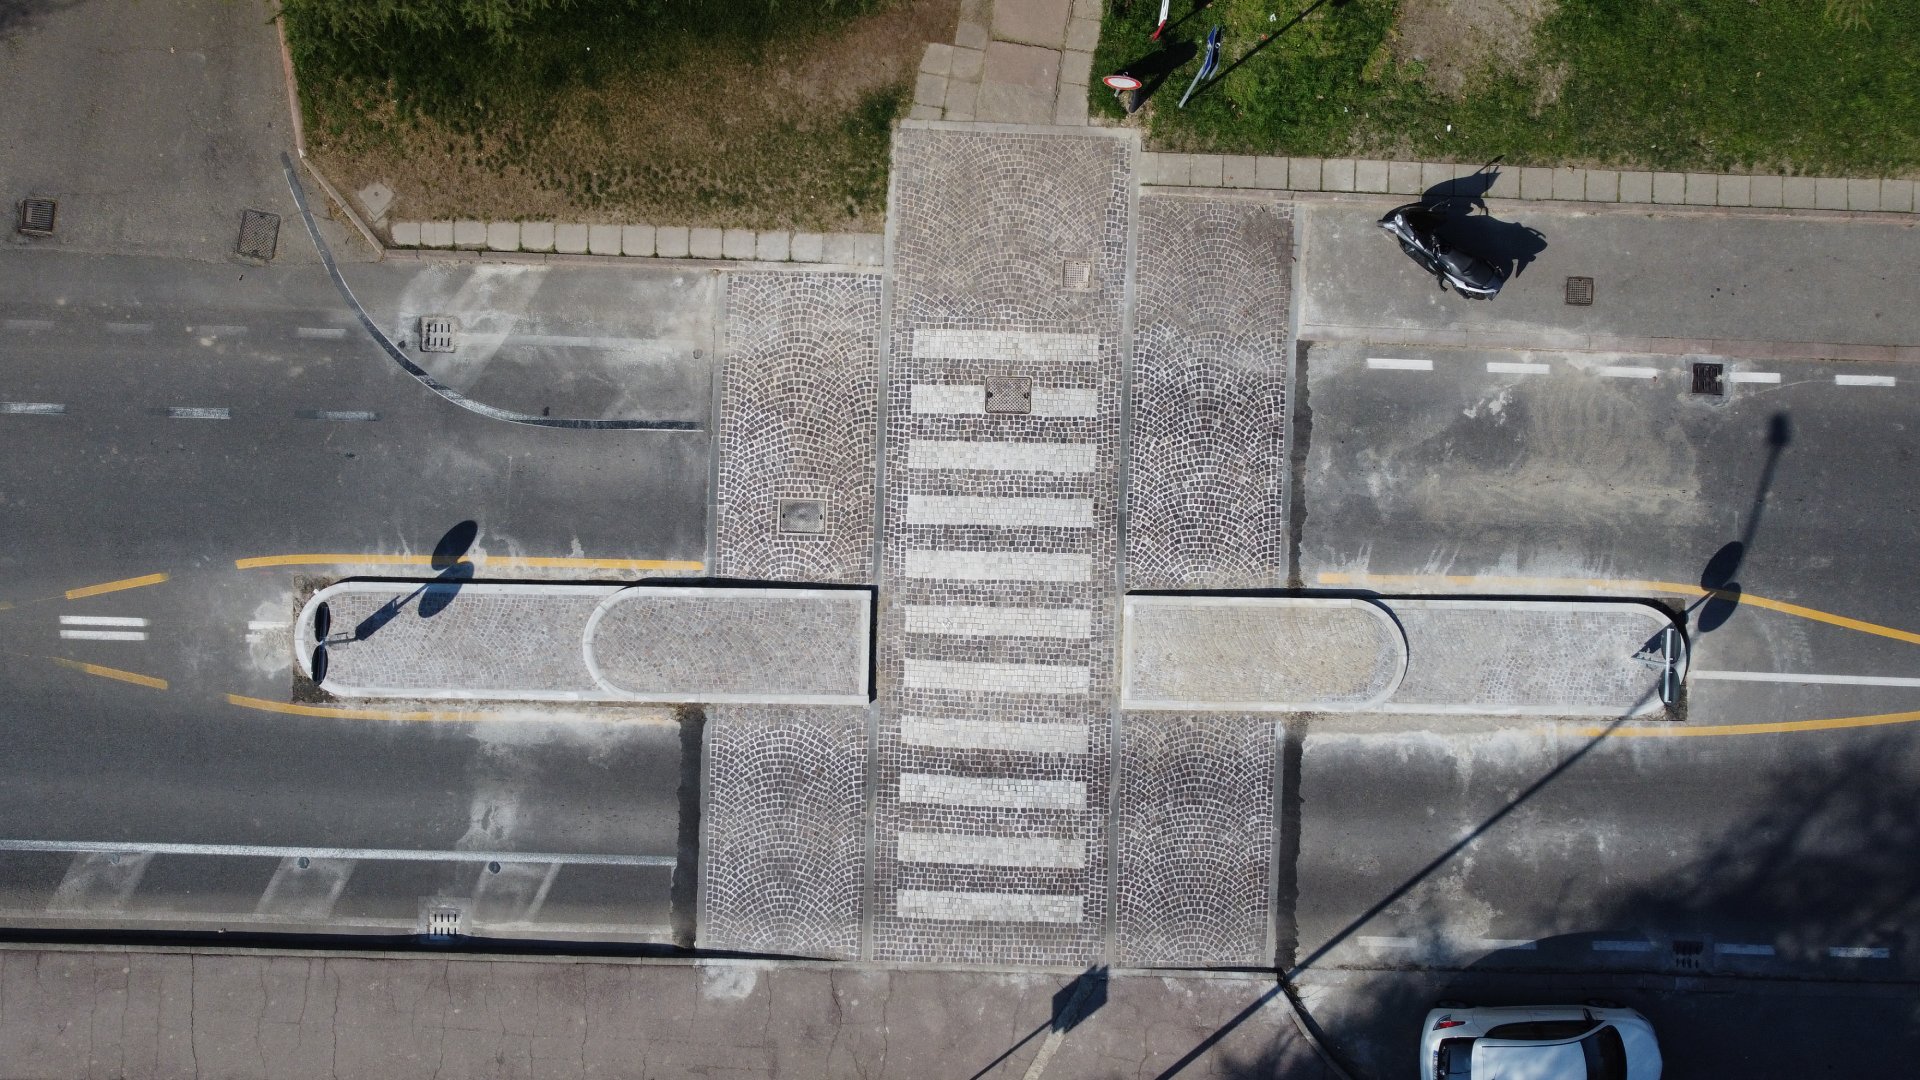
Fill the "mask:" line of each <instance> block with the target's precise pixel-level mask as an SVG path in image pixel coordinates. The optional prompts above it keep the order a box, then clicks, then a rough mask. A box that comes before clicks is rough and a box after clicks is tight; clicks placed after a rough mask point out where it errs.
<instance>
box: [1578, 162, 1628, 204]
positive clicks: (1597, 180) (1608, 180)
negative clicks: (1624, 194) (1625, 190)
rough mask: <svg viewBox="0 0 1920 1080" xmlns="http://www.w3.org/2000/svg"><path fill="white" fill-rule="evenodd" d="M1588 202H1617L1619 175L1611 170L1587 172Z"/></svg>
mask: <svg viewBox="0 0 1920 1080" xmlns="http://www.w3.org/2000/svg"><path fill="white" fill-rule="evenodd" d="M1586 200H1587V201H1588V202H1619V201H1620V174H1619V173H1617V172H1615V171H1614V170H1612V169H1588V170H1587V194H1586Z"/></svg>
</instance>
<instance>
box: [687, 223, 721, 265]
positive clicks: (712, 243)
mask: <svg viewBox="0 0 1920 1080" xmlns="http://www.w3.org/2000/svg"><path fill="white" fill-rule="evenodd" d="M725 245H726V232H725V230H722V229H709V228H694V229H689V230H687V251H688V253H689V254H691V255H692V256H693V257H694V258H696V259H718V258H720V255H721V252H722V251H723V250H724V248H725Z"/></svg>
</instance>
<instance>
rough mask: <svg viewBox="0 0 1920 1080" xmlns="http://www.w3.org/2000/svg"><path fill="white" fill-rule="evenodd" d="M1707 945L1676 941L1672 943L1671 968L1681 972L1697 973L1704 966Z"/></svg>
mask: <svg viewBox="0 0 1920 1080" xmlns="http://www.w3.org/2000/svg"><path fill="white" fill-rule="evenodd" d="M1706 952H1707V943H1706V942H1704V941H1676V942H1674V943H1673V966H1674V967H1677V968H1679V969H1680V970H1682V971H1699V970H1700V969H1701V968H1702V967H1703V966H1704V961H1705V957H1706Z"/></svg>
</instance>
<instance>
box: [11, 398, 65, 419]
mask: <svg viewBox="0 0 1920 1080" xmlns="http://www.w3.org/2000/svg"><path fill="white" fill-rule="evenodd" d="M66 411H67V407H66V406H65V405H56V404H54V403H53V402H51V401H0V415H6V416H61V415H64V414H65V413H66Z"/></svg>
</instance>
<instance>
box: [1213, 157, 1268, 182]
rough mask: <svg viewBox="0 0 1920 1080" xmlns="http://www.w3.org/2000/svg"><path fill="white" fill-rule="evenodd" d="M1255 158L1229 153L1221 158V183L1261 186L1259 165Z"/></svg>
mask: <svg viewBox="0 0 1920 1080" xmlns="http://www.w3.org/2000/svg"><path fill="white" fill-rule="evenodd" d="M1256 160H1257V159H1255V158H1252V157H1247V156H1243V155H1238V154H1235V155H1229V156H1227V157H1224V158H1221V159H1220V184H1221V186H1222V187H1230V188H1250V187H1258V186H1259V166H1258V165H1257V164H1256Z"/></svg>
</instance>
